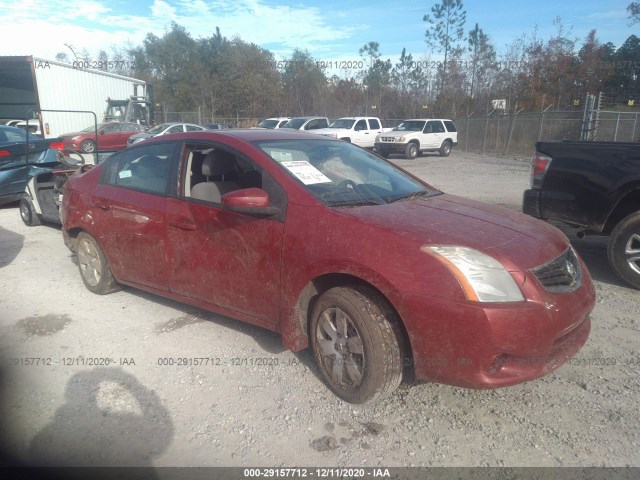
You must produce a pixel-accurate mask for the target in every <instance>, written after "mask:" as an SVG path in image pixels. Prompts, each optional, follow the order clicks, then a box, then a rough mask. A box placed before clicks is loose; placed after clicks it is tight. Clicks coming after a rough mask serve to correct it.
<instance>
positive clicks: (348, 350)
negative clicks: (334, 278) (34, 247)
mask: <svg viewBox="0 0 640 480" xmlns="http://www.w3.org/2000/svg"><path fill="white" fill-rule="evenodd" d="M397 322H398V320H397V318H396V316H395V313H394V312H393V310H392V309H391V308H390V307H389V306H388V304H387V303H386V301H385V300H384V299H383V298H382V297H381V296H380V295H379V294H378V293H377V292H375V291H373V290H371V289H369V288H365V287H360V286H351V287H335V288H332V289H330V290H327V291H326V292H325V293H323V294H322V295H321V296H320V298H319V299H318V301H317V302H316V305H315V307H314V309H313V314H312V317H311V325H310V334H311V344H312V348H313V353H314V357H315V360H316V362H317V364H318V366H319V368H320V371H321V372H322V376H323V377H324V380H325V382H326V384H327V385H328V387H329V388H330V389H331V390H332V391H333V392H334V393H335V394H336V395H337V396H338V397H340V398H342V399H343V400H345V401H347V402H349V403H368V402H373V401H375V400H378V399H380V398H383V397H385V396H387V395H389V394H391V393H392V392H393V391H394V390H395V389H396V388H397V387H398V385H399V384H400V381H401V380H402V358H403V355H402V348H401V340H400V338H401V335H400V334H399V332H398V323H397Z"/></svg>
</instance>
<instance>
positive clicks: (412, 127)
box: [393, 120, 426, 132]
mask: <svg viewBox="0 0 640 480" xmlns="http://www.w3.org/2000/svg"><path fill="white" fill-rule="evenodd" d="M425 123H426V122H421V121H417V120H407V121H405V122H401V123H400V125H398V126H397V127H396V128H394V129H393V130H394V131H396V132H421V131H422V130H423V129H424V125H425Z"/></svg>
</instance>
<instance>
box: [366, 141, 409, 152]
mask: <svg viewBox="0 0 640 480" xmlns="http://www.w3.org/2000/svg"><path fill="white" fill-rule="evenodd" d="M374 147H375V148H376V149H377V150H379V151H381V152H391V153H404V150H405V148H407V143H396V142H376V143H375V144H374Z"/></svg>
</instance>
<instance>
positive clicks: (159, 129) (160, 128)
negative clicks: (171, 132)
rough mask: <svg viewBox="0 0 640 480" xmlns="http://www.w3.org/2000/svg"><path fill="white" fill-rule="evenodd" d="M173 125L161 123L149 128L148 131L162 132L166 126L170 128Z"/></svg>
mask: <svg viewBox="0 0 640 480" xmlns="http://www.w3.org/2000/svg"><path fill="white" fill-rule="evenodd" d="M170 126H171V124H170V123H161V124H160V125H156V126H155V127H153V128H151V129H149V130H147V133H160V132H162V131H163V130H164V129H165V128H169V127H170Z"/></svg>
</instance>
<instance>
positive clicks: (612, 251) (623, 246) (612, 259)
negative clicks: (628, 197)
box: [607, 212, 640, 289]
mask: <svg viewBox="0 0 640 480" xmlns="http://www.w3.org/2000/svg"><path fill="white" fill-rule="evenodd" d="M607 254H608V257H609V264H610V265H611V268H612V269H613V271H614V272H615V273H616V274H617V275H618V276H619V277H620V278H622V279H623V280H624V281H626V282H628V283H629V284H631V285H633V286H634V287H635V288H638V289H640V212H636V213H632V214H631V215H629V216H627V217H625V218H623V219H622V221H620V223H618V224H617V225H616V226H615V228H614V229H613V231H612V232H611V235H610V236H609V243H608V246H607Z"/></svg>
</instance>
